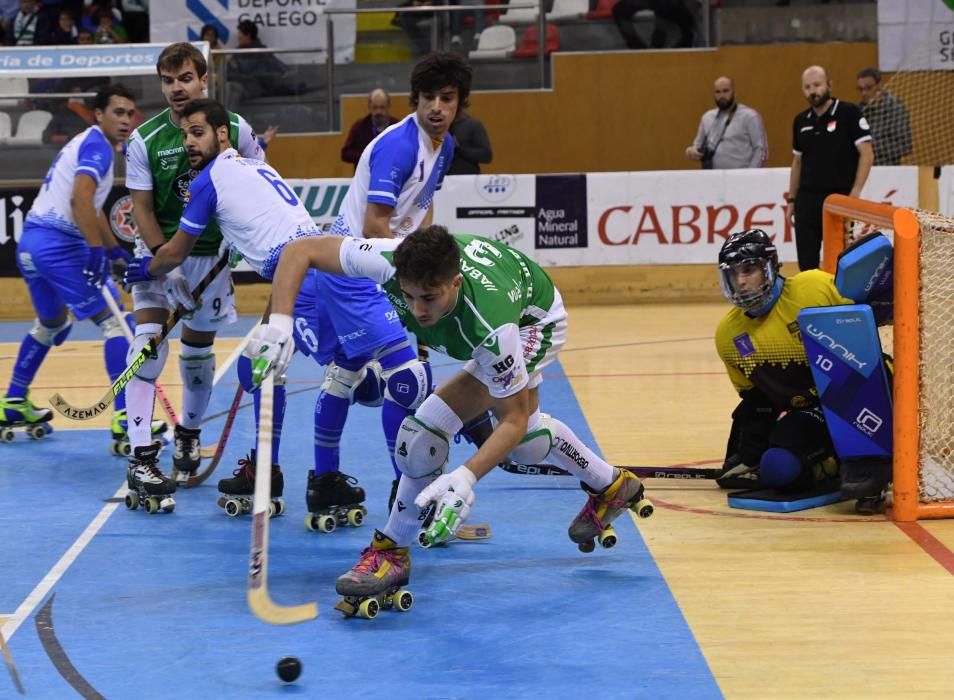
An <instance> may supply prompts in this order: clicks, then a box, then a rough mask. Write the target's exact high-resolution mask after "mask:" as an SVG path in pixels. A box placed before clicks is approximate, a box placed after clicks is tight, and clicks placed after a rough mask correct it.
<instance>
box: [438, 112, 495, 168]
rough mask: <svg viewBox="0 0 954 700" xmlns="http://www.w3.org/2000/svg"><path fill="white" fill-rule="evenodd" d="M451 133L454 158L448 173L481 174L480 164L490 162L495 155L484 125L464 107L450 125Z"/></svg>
mask: <svg viewBox="0 0 954 700" xmlns="http://www.w3.org/2000/svg"><path fill="white" fill-rule="evenodd" d="M450 133H451V136H453V137H454V160H453V161H451V166H450V169H449V170H448V171H447V174H448V175H480V164H481V163H485V164H486V163H489V162H490V161H491V160H493V157H494V152H493V151H492V150H491V148H490V137H489V136H488V135H487V130H486V129H485V128H484V125H483V124H482V123H481V122H480V120H479V119H477V118H476V117H472V116H471V115H469V114H468V113H467V112H466V111H465V110H464V109H463V107H462V108H460V109H459V110H457V118H456V119H454V121H453V123H452V124H451V125H450Z"/></svg>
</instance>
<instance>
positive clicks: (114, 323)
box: [96, 314, 123, 340]
mask: <svg viewBox="0 0 954 700" xmlns="http://www.w3.org/2000/svg"><path fill="white" fill-rule="evenodd" d="M96 325H97V326H99V330H100V331H101V332H102V334H103V337H104V338H106V340H109V339H110V338H121V337H122V336H123V327H122V325H121V321H120V320H119V319H118V318H116V317H115V316H113V315H112V314H110V315H109V316H107V317H106V318H104V319H102V320H101V321H98V322H97V323H96Z"/></svg>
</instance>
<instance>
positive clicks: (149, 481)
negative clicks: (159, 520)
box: [126, 445, 176, 515]
mask: <svg viewBox="0 0 954 700" xmlns="http://www.w3.org/2000/svg"><path fill="white" fill-rule="evenodd" d="M158 459H159V448H158V447H156V446H155V445H149V446H148V447H137V448H135V449H134V450H133V455H132V457H130V458H129V468H128V470H127V471H126V484H127V485H128V486H129V491H128V492H127V493H126V507H127V508H128V509H129V510H136V508H138V507H139V506H140V505H141V506H142V508H143V510H145V511H146V512H147V513H149V514H150V515H151V514H152V513H158V512H159V511H160V510H162V511H163V512H164V513H171V512H172V511H173V510H175V508H176V501H175V499H174V498H173V497H172V494H174V493H175V492H176V482H175V481H173V480H172V479H170V478H169V477H167V476H166V475H165V474H163V473H162V471H161V470H160V469H159V465H158V463H157V460H158Z"/></svg>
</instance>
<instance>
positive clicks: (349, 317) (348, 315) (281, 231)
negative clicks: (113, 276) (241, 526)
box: [126, 99, 430, 513]
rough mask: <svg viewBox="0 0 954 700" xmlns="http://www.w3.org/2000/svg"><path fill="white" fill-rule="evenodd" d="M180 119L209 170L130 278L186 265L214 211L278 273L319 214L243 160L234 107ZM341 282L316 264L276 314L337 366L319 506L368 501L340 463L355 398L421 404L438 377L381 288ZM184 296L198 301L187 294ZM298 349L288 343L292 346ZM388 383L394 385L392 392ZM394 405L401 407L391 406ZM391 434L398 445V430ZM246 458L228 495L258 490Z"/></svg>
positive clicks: (248, 254)
mask: <svg viewBox="0 0 954 700" xmlns="http://www.w3.org/2000/svg"><path fill="white" fill-rule="evenodd" d="M180 126H181V128H182V131H183V134H184V139H185V147H186V151H187V153H188V155H189V162H190V165H191V166H192V168H193V169H195V170H201V172H200V173H199V175H198V176H197V177H196V178H195V179H194V180H193V182H192V184H191V186H190V188H189V201H188V204H187V205H186V207H185V209H184V210H183V212H182V218H181V220H180V223H179V229H178V231H177V232H176V233H175V235H174V236H173V237H172V239H171V240H170V241H169V242H168V243H167V244H166V245H164V246H162V247H161V248H159V250H158V251H157V252H156V255H155V257H154V258H153V257H142V258H137V259H136V260H134V261H133V263H132V264H131V265H130V267H129V269H128V271H127V276H126V280H127V282H128V283H130V284H135V283H138V282H142V281H146V280H151V279H153V278H155V277H157V276H159V275H162V274H165V273H166V272H168V271H169V270H172V269H174V268H175V267H176V266H177V265H179V264H181V262H182V261H183V260H184V259H185V258H186V257H187V256H188V254H189V252H190V251H191V250H192V248H193V246H194V245H195V242H196V239H197V238H198V236H200V235H201V234H202V232H203V231H204V230H205V228H206V226H207V225H208V224H209V222H210V221H211V220H212V218H213V217H214V219H215V221H216V222H217V223H218V226H219V228H220V229H221V231H222V235H223V237H224V238H225V240H226V242H227V243H228V244H229V246H230V247H231V248H232V249H233V250H235V251H236V252H238V253H240V254H241V255H242V256H243V257H244V258H245V260H246V261H247V262H248V263H249V265H250V266H251V267H252V269H254V270H255V271H256V272H257V273H258V274H260V275H261V276H262V277H264V278H265V279H269V280H270V279H271V278H272V275H273V274H274V272H275V268H276V266H277V264H278V260H279V258H280V257H281V254H282V250H283V249H284V246H285V245H286V244H287V243H288V242H289V241H292V240H294V239H296V238H300V237H303V236H316V235H319V230H318V227H317V226H316V225H315V224H314V222H313V220H312V218H311V215H310V214H309V213H308V211H307V210H306V209H305V208H304V206H303V205H302V203H301V202H300V201H299V199H298V197H297V196H296V195H295V193H294V192H293V191H292V189H291V188H290V187H289V186H288V185H287V184H286V183H285V181H284V180H283V179H282V178H281V176H280V175H279V174H278V173H277V172H276V171H275V170H274V169H273V168H272V167H270V166H269V165H267V164H266V163H263V162H261V161H257V160H251V159H246V158H242V157H240V156H239V154H238V153H237V152H236V151H235V150H234V149H233V148H232V147H231V144H230V143H229V141H228V114H227V113H226V112H225V110H224V108H223V107H222V106H221V105H220V104H218V103H217V102H215V101H213V100H205V99H203V100H195V101H193V102H191V103H189V104H188V105H186V107H185V108H184V109H183V110H182V113H181V122H180ZM333 279H334V278H333V277H332V276H330V275H323V274H321V273H318V272H317V271H316V273H315V274H314V275H313V276H311V277H310V278H309V279H308V280H306V283H305V284H304V285H303V289H302V292H301V293H300V294H299V298H298V304H297V305H296V312H295V318H294V319H293V318H292V317H291V316H282V317H281V318H276V316H272V317H271V321H270V322H271V323H279V324H283V327H287V329H288V331H289V334H292V333H293V332H294V334H295V336H296V345H297V347H298V348H299V349H300V350H301V351H302V352H303V353H304V354H309V355H311V356H312V357H314V359H315V360H316V361H317V362H318V363H319V364H327V365H329V368H328V370H327V371H326V373H325V380H324V383H323V384H322V391H321V395H320V396H319V399H318V401H319V406H318V408H317V409H316V425H315V445H316V447H315V454H316V457H315V458H316V463H319V464H321V466H322V467H323V470H322V471H321V472H320V473H316V472H311V473H309V480H308V506H309V509H310V510H311V511H312V512H315V513H323V512H324V511H327V510H329V509H331V507H332V506H349V505H350V506H356V505H358V504H360V503H361V502H362V501H363V500H364V491H363V489H360V488H358V487H354V486H352V485H350V484H349V482H348V479H349V477H347V476H346V475H343V474H341V473H340V470H339V469H338V442H339V441H340V435H341V428H342V427H343V425H344V418H345V417H346V416H347V408H348V406H350V405H351V404H352V403H354V402H356V401H361V402H369V403H372V404H380V403H381V402H382V401H383V404H384V406H385V411H386V412H406V411H408V410H413V408H411V406H413V405H414V404H415V403H416V402H418V401H423V399H424V396H426V390H427V387H428V386H429V380H430V378H429V377H419V376H417V375H416V374H414V372H415V370H416V367H415V365H416V363H417V359H416V357H415V354H414V351H413V350H412V349H411V347H410V345H409V343H408V340H407V335H406V334H405V332H404V329H403V327H402V326H401V323H400V321H399V320H398V316H397V314H396V313H395V312H394V309H393V308H392V307H391V304H390V303H389V302H388V301H387V298H386V297H385V296H384V294H383V292H381V291H380V290H379V289H378V288H377V286H376V285H375V284H373V283H370V284H369V283H364V284H354V285H350V286H348V288H347V291H346V293H341V290H342V287H340V286H337V285H334V286H333V285H332V280H333ZM176 301H177V302H179V303H184V304H187V305H189V304H190V303H191V299H186V298H182V299H176ZM292 351H293V348H291V347H289V348H288V353H289V354H291V352H292ZM246 364H247V363H246ZM243 375H244V376H243ZM239 376H240V379H241V380H242V383H243V385H244V386H245V387H246V388H247V389H248V390H250V391H251V390H253V388H254V387H253V386H252V381H251V370H250V368H249V369H248V370H247V371H245V372H243V371H242V370H241V366H240V373H239ZM382 384H383V385H384V386H386V387H387V388H386V389H384V390H383V391H384V394H385V395H384V396H382ZM327 396H333V397H335V398H336V399H338V400H340V401H342V402H343V403H344V408H345V410H344V412H343V415H342V414H333V413H331V412H328V411H322V410H321V409H322V403H321V402H322V401H323V399H324V397H327ZM283 397H284V391H283V390H282V391H281V392H278V391H277V392H276V399H275V404H276V405H275V421H274V425H275V431H276V435H275V436H274V438H273V441H272V449H273V452H272V463H273V464H275V465H276V466H275V467H273V471H272V495H273V496H275V497H277V496H280V495H281V494H282V491H283V488H284V483H283V479H282V477H281V471H280V469H279V468H278V467H277V464H278V443H279V440H278V437H279V436H280V433H281V422H282V421H281V417H282V414H283V411H284V399H283ZM392 404H393V405H394V407H393V408H390V409H389V408H387V407H388V406H390V405H392ZM257 407H258V401H257V392H256V409H257ZM256 414H257V410H256ZM256 418H257V415H256ZM339 421H340V425H339ZM256 423H257V420H256ZM388 440H390V442H391V443H392V444H393V436H388ZM329 452H330V453H332V454H331V456H330V457H329ZM240 465H241V466H240V468H239V469H237V470H236V474H235V478H234V479H226V480H223V481H222V482H220V484H219V488H220V490H221V491H223V493H227V494H230V495H236V496H238V495H250V494H251V493H252V492H253V486H254V465H255V462H254V460H253V459H246V460H241V462H240ZM349 499H350V500H349Z"/></svg>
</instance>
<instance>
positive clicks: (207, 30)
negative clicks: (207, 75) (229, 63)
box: [199, 24, 225, 79]
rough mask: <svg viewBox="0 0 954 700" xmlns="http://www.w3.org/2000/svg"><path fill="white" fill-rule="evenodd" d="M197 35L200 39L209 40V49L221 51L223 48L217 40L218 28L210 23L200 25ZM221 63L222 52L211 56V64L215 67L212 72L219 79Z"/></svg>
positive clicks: (222, 59)
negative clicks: (200, 28)
mask: <svg viewBox="0 0 954 700" xmlns="http://www.w3.org/2000/svg"><path fill="white" fill-rule="evenodd" d="M199 37H200V38H201V39H202V41H207V42H209V51H221V50H222V49H223V48H225V47H224V46H222V42H221V41H220V40H219V30H218V29H216V28H215V27H214V26H213V25H211V24H203V25H202V30H201V31H200V32H199ZM223 63H225V56H224V55H223V54H219V55H218V56H212V65H213V67H214V68H215V70H214V73H215V76H216V79H219V76H220V74H219V70H218V69H219V66H221V65H222V64H223Z"/></svg>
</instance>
